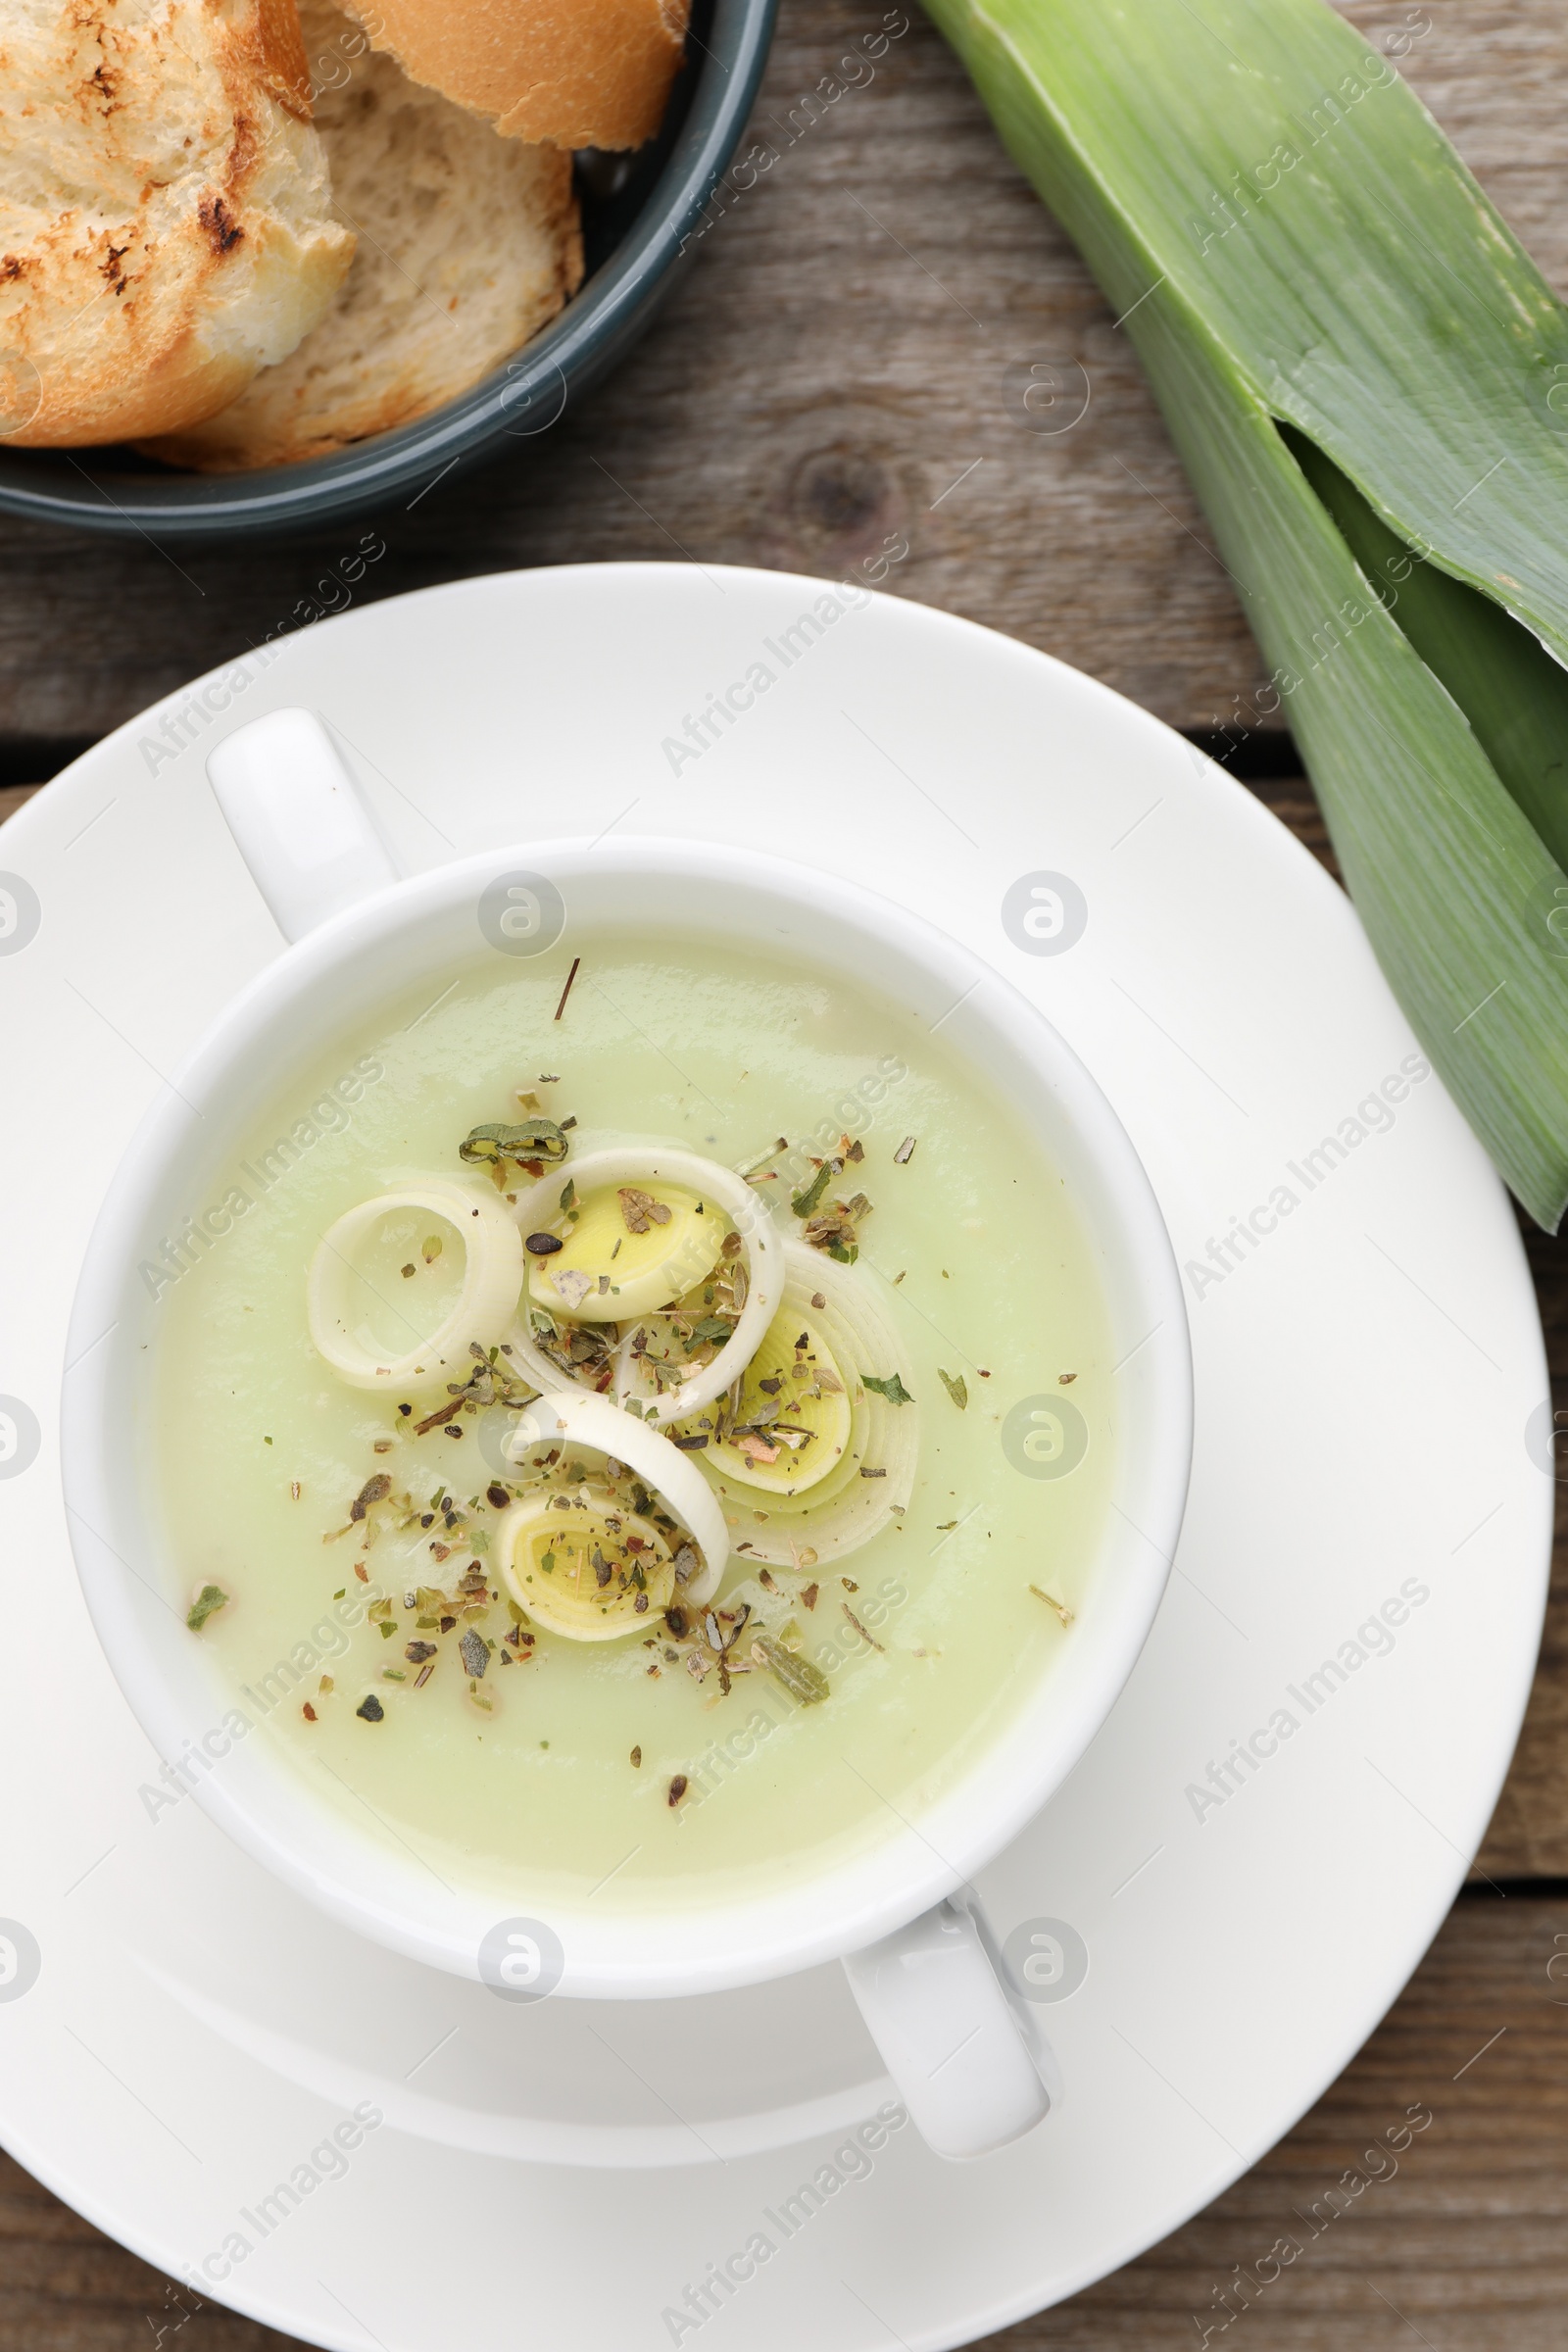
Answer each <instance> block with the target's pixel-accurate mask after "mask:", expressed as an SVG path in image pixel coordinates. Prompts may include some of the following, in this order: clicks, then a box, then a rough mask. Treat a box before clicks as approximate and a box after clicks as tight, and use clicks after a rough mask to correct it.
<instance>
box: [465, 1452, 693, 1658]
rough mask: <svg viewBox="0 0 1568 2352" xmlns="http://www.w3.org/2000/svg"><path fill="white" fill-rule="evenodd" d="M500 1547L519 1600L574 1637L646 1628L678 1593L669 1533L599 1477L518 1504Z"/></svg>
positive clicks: (538, 1618) (593, 1638) (504, 1523)
mask: <svg viewBox="0 0 1568 2352" xmlns="http://www.w3.org/2000/svg"><path fill="white" fill-rule="evenodd" d="M494 1545H495V1550H494V1553H493V1554H492V1556H493V1557H499V1559H500V1562H501V1574H502V1576H503V1577H504V1579H505V1580H506V1586H507V1591H508V1592H509V1593H511V1594H512V1596H513V1598H514V1599H515V1601H516V1603H517V1606H518V1607H519V1608H520V1609H521V1610H522V1611H523V1613H524V1615H525V1616H527V1617H529V1618H531V1619H532V1620H533V1622H534V1623H535V1624H536V1625H541V1626H543V1627H544V1629H545V1631H546V1632H547V1633H551V1634H561V1635H564V1638H565V1639H566V1640H567V1641H568V1642H618V1641H619V1640H620V1638H621V1636H622V1635H623V1634H646V1633H647V1631H648V1629H649V1627H650V1626H657V1625H658V1623H659V1621H660V1618H661V1617H662V1614H663V1612H664V1610H665V1609H667V1608H668V1607H669V1605H670V1602H671V1601H672V1600H673V1598H674V1596H675V1590H676V1587H675V1561H674V1555H673V1554H672V1552H671V1551H670V1548H669V1544H668V1540H667V1539H666V1537H665V1536H664V1534H663V1531H662V1529H661V1528H658V1527H656V1526H655V1525H654V1522H653V1521H652V1519H648V1518H644V1517H642V1516H641V1515H640V1514H639V1513H638V1512H636V1511H631V1510H627V1509H626V1507H625V1504H624V1501H623V1500H622V1498H620V1497H619V1496H617V1495H616V1494H615V1491H614V1489H613V1487H609V1486H605V1485H603V1484H601V1483H598V1482H594V1481H589V1482H586V1483H584V1484H583V1485H581V1486H579V1487H576V1488H574V1489H573V1488H561V1487H555V1488H552V1489H550V1490H549V1492H547V1493H545V1494H540V1495H532V1496H529V1497H527V1498H525V1499H524V1500H523V1501H521V1502H515V1503H514V1504H513V1505H512V1508H511V1509H510V1510H509V1511H507V1512H505V1513H504V1514H503V1516H502V1518H501V1521H500V1524H499V1526H498V1528H497V1530H496V1533H495V1537H494Z"/></svg>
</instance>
